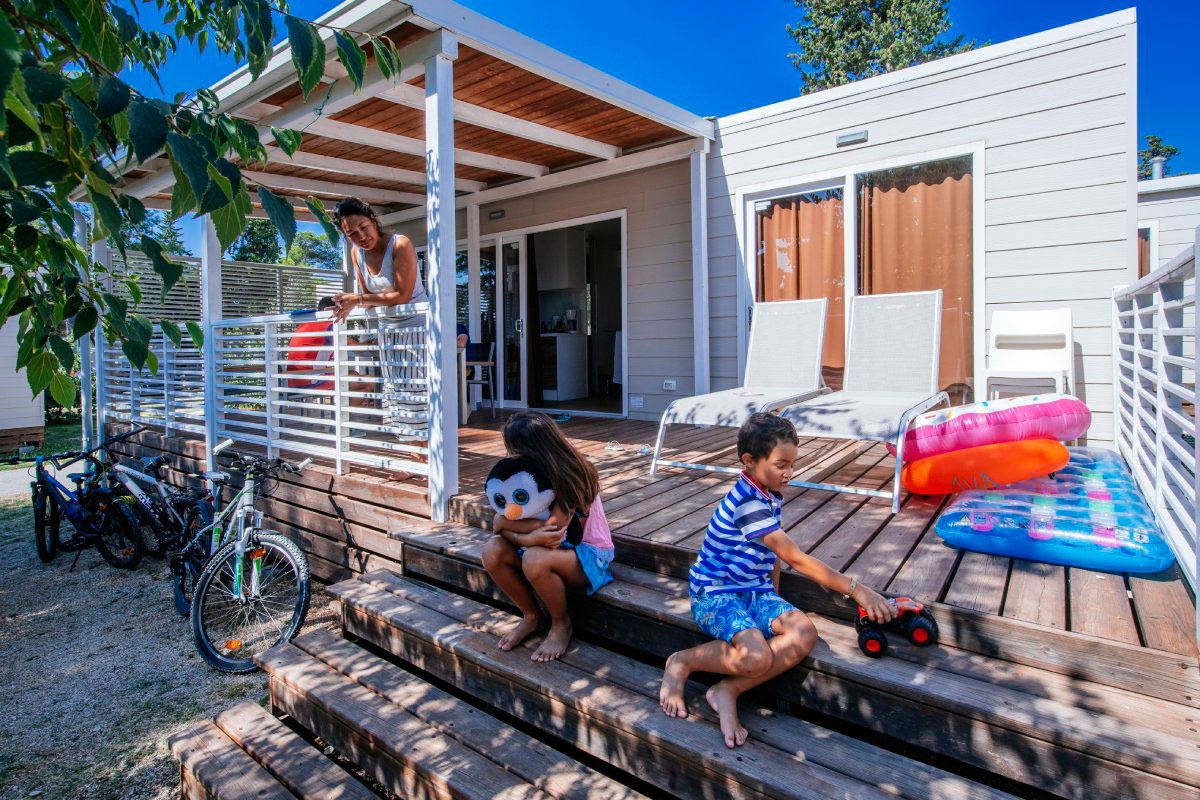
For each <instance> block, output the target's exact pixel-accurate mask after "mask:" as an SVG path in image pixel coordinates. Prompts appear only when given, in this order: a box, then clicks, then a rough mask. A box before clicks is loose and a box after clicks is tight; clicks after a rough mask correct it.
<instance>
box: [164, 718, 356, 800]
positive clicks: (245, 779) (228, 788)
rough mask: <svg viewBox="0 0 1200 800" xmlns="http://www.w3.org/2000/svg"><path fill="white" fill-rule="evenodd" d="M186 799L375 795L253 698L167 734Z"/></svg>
mask: <svg viewBox="0 0 1200 800" xmlns="http://www.w3.org/2000/svg"><path fill="white" fill-rule="evenodd" d="M168 743H169V744H170V747H171V752H172V753H174V754H175V757H176V758H177V759H179V771H180V787H181V795H182V797H184V798H185V800H246V799H247V798H255V800H285V799H286V800H295V798H297V797H300V798H311V799H312V800H325V798H333V797H336V798H338V800H375V799H376V798H378V797H379V795H377V794H375V793H374V792H372V791H370V790H369V789H368V788H367V787H366V786H364V785H363V784H361V783H359V782H358V781H357V780H355V779H354V778H353V777H352V776H351V775H350V774H349V773H347V772H345V771H344V770H342V769H341V768H340V767H338V766H337V765H336V764H334V763H333V762H332V761H330V760H329V759H328V758H326V757H325V756H323V755H322V754H321V753H320V752H318V751H317V750H316V749H315V748H313V747H311V746H310V745H309V744H308V743H307V742H305V741H304V740H303V739H301V738H300V737H299V736H297V735H296V734H295V733H293V732H292V731H291V730H289V729H288V728H287V727H286V726H284V724H283V723H281V722H280V721H279V720H277V719H275V718H274V717H272V716H271V715H270V714H268V713H267V712H266V711H265V710H263V709H262V708H261V707H260V706H259V705H257V704H256V703H251V702H246V703H240V704H238V705H236V706H234V707H233V708H229V709H226V710H225V711H223V712H221V713H220V714H218V715H217V718H216V720H215V721H213V722H209V721H207V720H205V721H204V722H201V723H199V724H197V725H194V726H192V727H191V728H188V729H187V730H184V731H183V732H181V733H178V734H175V735H174V736H171V737H170V738H169V739H168Z"/></svg>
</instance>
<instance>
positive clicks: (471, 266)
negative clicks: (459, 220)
mask: <svg viewBox="0 0 1200 800" xmlns="http://www.w3.org/2000/svg"><path fill="white" fill-rule="evenodd" d="M479 312H480V303H479V204H478V203H471V204H470V205H468V206H467V333H468V334H469V335H470V337H471V341H472V342H481V341H483V337H482V335H481V330H482V329H481V325H480V321H479ZM455 330H457V328H456V329H455ZM482 390H483V387H482V386H472V387H471V391H470V395H471V397H470V402H471V404H472V407H474V405H475V404H477V403H480V402H482V398H483V391H482Z"/></svg>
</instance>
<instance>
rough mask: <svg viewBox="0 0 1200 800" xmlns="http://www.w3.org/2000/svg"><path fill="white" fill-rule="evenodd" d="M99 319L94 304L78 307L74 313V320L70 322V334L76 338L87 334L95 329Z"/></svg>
mask: <svg viewBox="0 0 1200 800" xmlns="http://www.w3.org/2000/svg"><path fill="white" fill-rule="evenodd" d="M99 320H100V315H99V314H97V313H96V307H95V306H92V305H87V306H84V307H83V308H81V309H79V313H78V314H76V315H75V321H74V322H73V323H71V335H72V336H74V337H75V338H76V339H79V338H80V337H83V336H87V335H88V334H89V333H91V332H92V330H94V329H95V327H96V323H97V322H98V321H99Z"/></svg>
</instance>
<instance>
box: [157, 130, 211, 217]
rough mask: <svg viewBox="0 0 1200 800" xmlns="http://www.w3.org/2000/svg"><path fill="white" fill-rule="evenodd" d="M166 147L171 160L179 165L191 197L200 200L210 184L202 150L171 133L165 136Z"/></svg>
mask: <svg viewBox="0 0 1200 800" xmlns="http://www.w3.org/2000/svg"><path fill="white" fill-rule="evenodd" d="M167 146H168V147H169V148H170V150H171V160H172V161H173V162H177V163H178V164H179V168H180V170H181V171H182V172H183V175H184V176H185V177H186V178H187V182H188V185H189V186H190V187H191V190H192V195H193V197H195V198H196V199H198V200H199V199H202V198H203V197H204V193H205V192H207V191H208V184H209V182H210V179H209V177H208V159H206V158H205V157H204V148H202V147H201V146H200V145H199V144H197V143H196V142H194V141H192V139H191V138H189V137H187V136H183V135H182V134H179V133H175V132H173V131H172V132H171V133H169V134H167Z"/></svg>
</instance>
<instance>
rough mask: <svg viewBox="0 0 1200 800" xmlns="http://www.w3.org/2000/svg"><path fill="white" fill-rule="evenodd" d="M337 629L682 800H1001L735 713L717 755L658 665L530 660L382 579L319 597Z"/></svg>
mask: <svg viewBox="0 0 1200 800" xmlns="http://www.w3.org/2000/svg"><path fill="white" fill-rule="evenodd" d="M328 591H329V593H330V594H331V595H333V596H335V597H337V598H338V599H339V600H340V601H341V605H342V622H343V626H344V628H345V630H346V632H347V633H348V634H350V635H352V636H355V637H359V638H362V639H365V640H367V641H369V642H371V643H372V644H374V645H376V646H377V647H379V648H381V649H383V650H386V651H388V652H390V653H392V654H394V655H395V656H397V657H398V658H399V659H401V660H402V661H405V662H408V663H410V664H414V665H416V666H417V667H419V668H421V669H423V670H426V671H428V672H431V673H433V674H435V675H438V676H440V677H441V678H442V679H444V680H447V681H449V682H452V683H453V684H454V685H456V686H458V687H459V688H461V689H462V690H463V691H466V692H469V693H471V694H472V695H474V696H475V697H477V698H479V699H481V700H483V701H486V702H488V703H490V704H492V705H493V706H496V707H498V708H500V709H502V710H504V711H506V712H508V713H511V714H513V715H515V716H519V717H520V718H521V719H523V720H525V721H526V722H528V723H531V724H533V725H536V726H537V727H539V728H540V729H541V730H543V731H544V732H546V733H547V734H550V735H553V736H556V737H558V738H560V739H562V740H564V741H566V742H567V743H569V744H571V745H574V746H576V747H578V748H580V749H581V750H584V751H586V752H588V753H590V754H592V755H593V756H595V757H597V758H600V759H603V760H604V761H606V762H607V763H609V764H611V765H612V766H614V767H616V768H618V769H621V770H623V771H625V772H628V773H629V774H631V775H634V776H637V777H638V778H640V779H642V780H644V781H647V782H649V783H651V784H653V785H655V786H657V787H658V788H660V789H662V790H664V791H667V792H670V793H673V794H675V795H677V796H681V797H689V798H691V797H696V798H709V797H711V798H717V797H722V798H723V797H733V798H755V799H756V800H765V799H766V798H781V799H783V798H802V797H803V798H814V797H817V798H833V797H836V798H856V799H857V798H882V797H904V798H914V799H916V798H921V799H922V800H924V798H1000V797H1007V795H1004V794H1003V793H1001V792H998V791H996V790H994V789H991V788H989V787H986V786H983V785H980V784H977V783H973V782H971V781H969V780H966V779H964V778H961V777H959V776H956V775H953V774H950V773H947V772H944V771H942V770H939V769H936V768H934V767H931V766H928V765H926V764H922V763H920V762H915V761H911V760H909V759H907V758H905V757H903V756H900V755H897V754H895V753H892V752H890V751H887V750H883V749H880V748H878V747H875V746H873V745H871V744H868V743H866V742H863V741H860V740H858V739H854V738H851V737H848V736H844V735H841V734H839V733H835V732H833V731H830V730H828V729H826V728H822V727H820V726H818V725H815V724H812V723H809V722H805V721H802V720H799V719H796V718H794V717H790V716H786V715H780V714H775V713H773V712H769V711H765V710H762V709H753V708H750V707H749V706H748V705H747V707H746V708H745V710H744V713H743V720H744V721H746V722H747V727H748V728H750V729H751V731H752V733H751V741H750V742H748V743H747V744H746V746H744V747H742V748H739V749H737V750H729V749H726V748H725V746H724V744H723V743H722V741H721V735H720V732H719V729H718V727H717V724H716V719H715V715H714V714H713V713H712V712H711V711H710V710H709V709H708V707H707V706H706V704H705V702H704V699H703V687H701V686H699V685H698V684H695V683H692V684H690V685H689V687H688V696H689V704H690V708H691V710H692V715H691V717H690V718H689V719H686V720H680V719H673V718H669V717H667V716H665V715H664V714H663V713H662V711H661V709H659V706H658V700H657V697H658V688H659V683H660V681H661V678H662V672H661V670H659V669H656V668H654V667H651V666H648V665H646V664H644V663H641V662H639V661H636V660H634V659H632V658H630V657H627V656H622V655H619V654H617V653H614V652H612V651H609V650H606V649H604V648H601V647H598V646H596V645H593V644H589V643H585V642H580V641H578V640H577V641H575V642H573V643H572V645H571V647H570V648H569V649H568V651H567V653H566V654H565V655H564V657H563V658H562V659H561V660H560V661H558V662H552V663H546V664H542V663H535V662H533V661H531V660H530V658H529V652H530V649H529V648H530V646H531V645H530V644H529V643H526V645H525V646H524V647H522V648H518V649H517V650H514V651H512V652H505V651H501V650H499V649H498V648H497V647H496V636H497V634H498V633H499V632H501V631H503V630H506V629H507V628H509V627H511V626H512V625H513V624H514V622H515V618H514V617H512V616H511V615H509V614H507V613H505V612H503V611H499V610H497V609H495V608H492V607H490V606H486V605H483V604H481V603H478V602H475V601H473V600H470V599H468V598H466V597H461V596H458V595H454V594H451V593H449V592H446V591H444V590H441V589H437V588H435V587H432V586H430V585H428V584H422V583H418V582H416V581H412V580H409V579H406V578H402V577H400V576H398V575H395V574H394V573H390V572H382V571H381V572H376V573H370V574H367V575H363V576H360V577H359V578H358V579H356V580H351V581H345V582H343V583H339V584H336V585H334V586H331V587H329V589H328Z"/></svg>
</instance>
